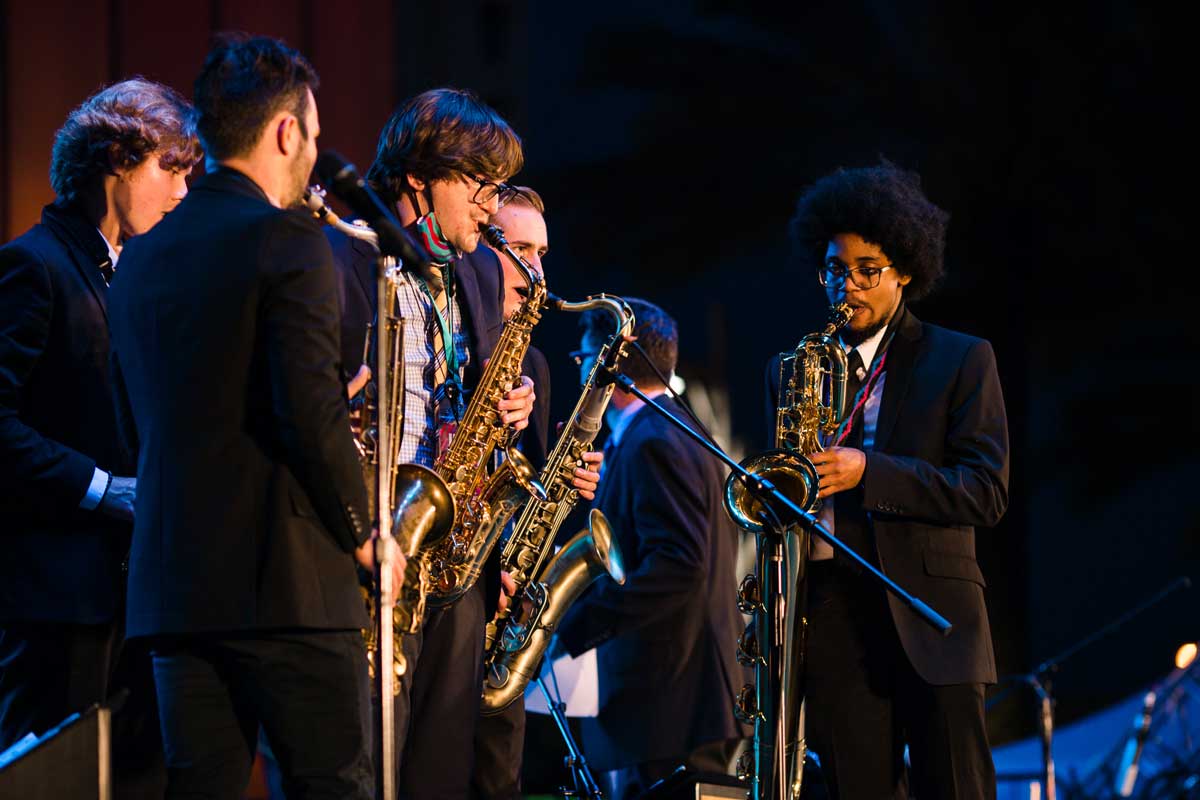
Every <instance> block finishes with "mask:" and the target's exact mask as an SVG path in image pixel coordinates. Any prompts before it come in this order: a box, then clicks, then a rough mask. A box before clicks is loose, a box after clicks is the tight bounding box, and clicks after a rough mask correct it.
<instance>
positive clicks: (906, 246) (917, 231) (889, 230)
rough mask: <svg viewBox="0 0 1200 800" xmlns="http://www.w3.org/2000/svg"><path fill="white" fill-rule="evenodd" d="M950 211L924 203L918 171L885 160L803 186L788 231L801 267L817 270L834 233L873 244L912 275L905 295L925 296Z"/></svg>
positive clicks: (938, 272)
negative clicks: (792, 239)
mask: <svg viewBox="0 0 1200 800" xmlns="http://www.w3.org/2000/svg"><path fill="white" fill-rule="evenodd" d="M949 220H950V215H949V214H947V213H946V212H945V211H943V210H942V209H940V208H938V207H937V206H935V205H934V204H933V203H931V202H929V199H928V198H926V197H925V194H924V192H922V191H921V176H920V175H918V174H917V173H915V172H909V171H907V170H903V169H901V168H899V167H897V166H896V165H895V164H892V163H891V162H890V161H888V160H886V159H884V160H882V161H881V162H880V163H879V165H877V166H874V167H862V168H858V169H845V168H843V169H839V170H837V171H836V172H834V173H833V174H831V175H826V176H825V177H824V178H821V179H820V180H819V181H817V182H816V183H814V184H813V185H812V186H810V187H808V189H806V190H805V191H804V193H803V194H802V195H800V200H799V202H798V203H797V204H796V215H795V216H794V217H793V218H792V223H791V228H792V236H793V238H794V239H795V242H796V244H797V247H798V250H799V254H800V260H801V262H802V266H803V267H804V268H807V269H810V270H813V271H815V270H817V269H819V268H820V267H821V265H822V264H823V263H824V261H825V250H826V248H827V246H828V244H829V242H830V241H831V240H832V239H833V237H835V236H837V235H838V234H839V233H856V234H858V235H859V236H861V237H862V238H863V239H865V240H866V241H868V242H871V243H873V244H876V245H878V246H879V248H880V249H881V250H883V252H884V253H885V254H886V255H887V257H888V258H890V259H891V260H892V263H893V264H895V266H896V269H898V270H899V271H900V272H902V273H903V274H905V275H908V276H909V277H911V278H912V280H911V281H909V283H908V285H907V286H905V287H904V298H905V299H906V300H919V299H920V298H922V297H924V296H925V295H927V294H928V293H929V292H930V290H931V289H933V287H934V286H935V285H936V284H937V282H938V281H939V280H940V279H941V277H942V274H943V272H944V271H945V268H944V265H943V261H942V258H943V253H944V252H945V249H946V224H947V223H948V222H949Z"/></svg>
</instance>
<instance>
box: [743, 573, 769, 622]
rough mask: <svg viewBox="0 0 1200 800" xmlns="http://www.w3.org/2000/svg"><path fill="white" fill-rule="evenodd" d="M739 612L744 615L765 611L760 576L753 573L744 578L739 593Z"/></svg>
mask: <svg viewBox="0 0 1200 800" xmlns="http://www.w3.org/2000/svg"><path fill="white" fill-rule="evenodd" d="M737 607H738V611H741V612H742V613H743V614H755V613H758V612H761V611H763V610H764V609H763V604H762V589H761V588H760V587H759V583H758V576H757V575H755V574H753V573H751V574H749V575H747V576H746V577H744V578H742V583H741V585H740V586H738V593H737Z"/></svg>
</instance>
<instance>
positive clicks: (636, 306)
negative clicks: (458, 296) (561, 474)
mask: <svg viewBox="0 0 1200 800" xmlns="http://www.w3.org/2000/svg"><path fill="white" fill-rule="evenodd" d="M628 302H629V304H630V306H631V307H632V308H633V313H634V315H635V317H636V319H637V325H636V327H635V328H634V336H636V339H637V344H639V345H641V347H642V348H643V349H644V350H645V351H646V353H647V354H648V356H649V360H650V361H652V362H653V364H654V366H655V367H657V369H658V372H657V373H656V372H655V370H654V369H652V368H651V367H650V366H649V365H648V364H647V363H646V361H645V359H643V358H642V356H640V355H639V354H637V353H633V354H631V355H630V357H629V358H628V359H626V361H625V363H624V366H623V372H625V373H626V374H627V375H629V377H631V378H633V380H634V381H635V382H636V383H637V384H638V386H639V388H641V389H642V390H643V391H644V392H645V393H646V394H647V395H649V396H651V397H652V398H655V399H657V400H658V401H659V402H660V403H662V404H663V405H665V406H666V407H667V409H668V410H670V411H671V412H672V413H674V414H675V415H676V416H680V417H682V418H684V419H686V418H687V417H686V415H685V413H684V411H683V407H682V406H681V404H680V403H679V402H678V401H676V400H674V399H671V398H670V397H668V396H667V395H666V386H665V385H664V384H663V381H662V380H661V379H660V378H659V377H658V374H659V373H661V374H663V375H664V376H670V375H671V374H672V373H673V372H674V369H675V361H676V358H677V355H678V334H677V329H676V325H675V321H674V320H673V319H671V317H670V316H668V315H667V314H666V313H665V312H664V311H663V310H662V309H660V308H658V307H657V306H655V305H652V304H650V303H647V302H646V301H644V300H635V299H628ZM584 326H585V328H584V334H583V343H582V349H583V350H584V351H586V352H592V353H594V352H596V351H598V350H599V348H600V345H601V344H602V342H604V341H605V340H606V339H607V338H609V337H611V336H612V334H613V323H612V319H611V318H610V316H609V315H608V314H599V313H596V312H588V313H587V314H586V315H585V316H584ZM590 366H591V365H590V363H585V364H583V368H584V369H585V370H586V369H589V368H590ZM605 421H606V422H607V423H608V426H609V438H608V442H606V444H605V448H604V449H605V453H606V464H605V465H604V469H603V472H602V473H601V474H602V477H601V479H600V488H599V489H598V491H597V496H596V501H595V503H594V505H595V507H596V508H599V509H600V510H601V511H603V512H604V514H605V516H607V517H608V520H609V522H610V523H612V527H613V531H614V533H615V534H616V537H617V542H618V544H619V546H620V548H621V552H622V554H623V555H624V557H625V569H626V575H627V577H626V581H625V584H624V585H623V586H618V585H617V584H615V583H614V582H612V581H607V580H600V581H598V582H597V583H596V584H594V585H593V586H592V588H591V589H590V590H589V592H588V593H587V594H586V595H584V597H583V599H582V600H581V601H580V602H579V603H577V604H576V606H575V607H573V608H572V609H571V610H570V611H569V612H568V613H567V614H566V616H565V617H564V618H563V621H562V623H561V624H560V626H559V629H558V638H559V641H560V645H561V647H562V649H564V650H565V651H566V652H568V653H570V654H571V655H579V654H580V653H582V652H584V651H585V650H588V649H590V648H593V647H597V648H598V651H597V659H598V668H599V673H600V712H599V715H598V716H597V717H596V718H595V719H585V720H584V721H583V749H584V751H585V752H586V754H587V759H588V763H589V764H591V765H592V767H593V768H595V769H598V770H604V771H607V772H608V774H607V776H605V777H606V778H607V783H608V787H607V788H609V790H610V791H609V796H611V797H613V798H617V799H619V798H627V797H632V796H635V795H636V794H637V793H638V792H639V791H644V790H645V789H646V788H647V787H648V786H649V785H650V784H651V783H653V782H654V781H656V780H659V779H660V778H664V777H666V776H667V775H669V774H670V773H671V772H673V771H674V770H675V768H676V767H677V766H679V765H680V764H683V765H686V766H687V767H689V768H691V769H695V770H699V771H713V772H724V771H726V769H727V767H728V764H729V761H730V759H731V757H732V755H733V752H734V750H735V748H736V746H737V744H738V742H739V741H740V740H741V738H742V737H743V736H744V731H743V730H742V728H741V726H740V725H739V724H738V722H737V721H736V719H735V718H734V715H733V702H732V700H733V696H734V693H735V692H736V691H737V689H738V688H739V687H740V686H741V684H742V683H743V675H742V670H741V668H740V667H739V666H738V664H737V659H736V656H735V653H734V651H735V647H736V642H737V637H738V634H739V633H740V632H741V629H742V627H743V626H742V624H741V619H740V616H739V615H738V611H737V608H736V604H735V602H734V600H733V599H731V598H734V597H735V592H736V588H737V586H736V580H735V576H734V568H735V559H736V550H737V543H738V532H737V529H736V528H735V527H734V525H733V523H732V521H731V520H730V519H729V516H728V515H727V514H726V513H725V509H724V505H723V503H722V495H723V485H724V470H723V468H722V467H721V464H720V462H718V461H717V460H716V459H714V458H713V457H712V456H710V455H709V454H708V453H707V452H705V451H704V450H703V449H702V448H701V447H700V446H699V445H698V444H696V443H695V442H693V441H692V440H691V439H690V438H688V437H687V436H686V435H685V434H684V433H683V432H682V431H680V430H678V429H677V428H674V427H672V426H671V425H670V424H669V423H667V422H666V421H665V420H663V418H662V417H660V416H659V415H658V414H656V413H655V412H654V411H653V410H652V409H650V408H647V407H645V405H644V404H643V403H642V401H641V400H639V399H637V398H635V397H633V396H632V395H625V394H623V393H622V392H620V391H617V392H616V393H614V395H613V399H612V402H611V404H610V405H609V408H608V411H607V413H606V414H605Z"/></svg>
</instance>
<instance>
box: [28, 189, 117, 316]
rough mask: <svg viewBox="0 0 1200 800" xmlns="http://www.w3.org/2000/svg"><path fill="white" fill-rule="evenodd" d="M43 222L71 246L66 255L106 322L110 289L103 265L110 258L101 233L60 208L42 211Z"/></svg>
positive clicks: (50, 207)
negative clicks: (102, 269)
mask: <svg viewBox="0 0 1200 800" xmlns="http://www.w3.org/2000/svg"><path fill="white" fill-rule="evenodd" d="M42 223H43V224H44V225H46V226H47V227H49V228H51V229H53V230H54V231H55V232H56V233H57V234H58V235H59V237H61V238H62V239H64V240H65V241H67V242H68V243H69V246H68V247H67V252H68V253H70V255H71V263H73V264H74V265H75V269H77V270H78V271H79V274H80V277H81V278H83V282H84V283H86V284H87V286H88V288H89V289H91V290H92V296H93V297H95V298H96V303H97V305H99V306H100V312H101V313H102V314H104V321H105V322H106V323H107V322H108V286H106V285H105V283H104V275H103V274H102V273H101V272H100V264H101V263H102V262H104V261H107V260H109V255H108V247H107V246H105V244H104V240H103V237H102V236H101V235H100V231H98V230H96V228H95V226H94V225H92V224H91V223H90V222H88V221H87V220H86V219H84V218H83V217H82V216H80V215H78V214H76V213H74V212H73V211H72V210H69V209H66V208H63V207H61V206H58V205H49V206H46V208H45V209H43V210H42Z"/></svg>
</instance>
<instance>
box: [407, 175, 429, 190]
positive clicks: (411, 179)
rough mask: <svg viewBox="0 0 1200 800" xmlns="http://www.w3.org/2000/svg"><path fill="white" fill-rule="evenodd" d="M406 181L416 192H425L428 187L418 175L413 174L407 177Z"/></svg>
mask: <svg viewBox="0 0 1200 800" xmlns="http://www.w3.org/2000/svg"><path fill="white" fill-rule="evenodd" d="M404 179H405V180H406V181H408V185H409V187H411V188H412V190H413V191H415V192H423V191H425V187H426V186H427V185H428V184H426V183H425V181H423V180H421V179H420V178H418V177H417V176H416V175H413V174H412V173H411V172H410V173H408V174H407V175H405V176H404Z"/></svg>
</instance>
